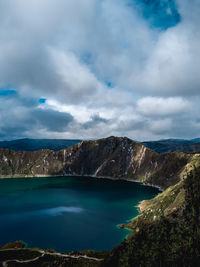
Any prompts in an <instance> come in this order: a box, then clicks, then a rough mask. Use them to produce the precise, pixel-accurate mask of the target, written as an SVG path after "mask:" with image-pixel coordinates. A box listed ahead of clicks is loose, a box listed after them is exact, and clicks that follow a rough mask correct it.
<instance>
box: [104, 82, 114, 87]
mask: <svg viewBox="0 0 200 267" xmlns="http://www.w3.org/2000/svg"><path fill="white" fill-rule="evenodd" d="M106 85H107V87H108V88H114V87H115V86H114V84H113V83H112V82H106Z"/></svg>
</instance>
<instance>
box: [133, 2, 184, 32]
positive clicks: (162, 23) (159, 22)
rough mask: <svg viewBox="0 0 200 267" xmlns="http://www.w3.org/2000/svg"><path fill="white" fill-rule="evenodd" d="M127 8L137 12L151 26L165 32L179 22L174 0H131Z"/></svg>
mask: <svg viewBox="0 0 200 267" xmlns="http://www.w3.org/2000/svg"><path fill="white" fill-rule="evenodd" d="M129 6H133V7H137V11H138V12H139V13H140V15H141V16H143V17H144V18H145V19H146V20H148V22H149V23H150V25H151V26H153V27H157V28H160V29H162V30H166V29H168V28H170V27H173V26H175V25H177V24H178V23H179V22H180V21H181V16H180V14H179V12H178V8H177V6H176V2H175V0H166V1H163V0H131V1H130V2H129Z"/></svg>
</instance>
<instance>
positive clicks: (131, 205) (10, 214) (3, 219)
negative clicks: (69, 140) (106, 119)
mask: <svg viewBox="0 0 200 267" xmlns="http://www.w3.org/2000/svg"><path fill="white" fill-rule="evenodd" d="M158 193H159V190H158V189H157V188H154V187H150V186H145V185H142V184H140V183H135V182H129V181H122V180H110V179H105V178H93V177H48V178H46V177H45V178H44V177H43V178H8V179H0V246H3V245H4V244H6V243H8V242H12V241H16V240H22V241H24V242H25V243H27V245H28V247H40V248H42V249H46V248H52V249H56V250H57V251H60V252H68V251H73V250H85V249H95V250H99V251H100V250H109V249H112V248H113V247H114V246H115V245H117V244H119V243H120V242H121V241H122V240H123V239H124V238H125V237H126V235H127V234H128V233H129V231H128V230H127V229H121V228H119V227H118V225H119V224H121V223H127V222H128V221H129V220H130V219H131V218H133V217H135V216H137V215H138V210H137V207H136V206H137V205H138V203H139V202H140V201H142V200H144V199H150V198H153V197H154V196H155V195H157V194H158Z"/></svg>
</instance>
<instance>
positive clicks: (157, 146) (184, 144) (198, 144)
mask: <svg viewBox="0 0 200 267" xmlns="http://www.w3.org/2000/svg"><path fill="white" fill-rule="evenodd" d="M142 144H143V145H145V146H147V147H148V148H150V149H152V150H154V151H156V152H157V153H170V152H186V153H191V152H200V138H195V139H191V140H184V139H164V140H158V141H146V142H143V143H142Z"/></svg>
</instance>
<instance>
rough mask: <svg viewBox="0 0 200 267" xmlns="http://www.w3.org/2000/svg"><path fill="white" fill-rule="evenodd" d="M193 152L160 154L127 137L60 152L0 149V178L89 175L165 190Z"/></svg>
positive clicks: (174, 179) (79, 145) (82, 144)
mask: <svg viewBox="0 0 200 267" xmlns="http://www.w3.org/2000/svg"><path fill="white" fill-rule="evenodd" d="M193 157H194V155H193V154H184V153H170V154H161V155H160V154H158V153H156V152H154V151H152V150H150V149H148V148H147V147H145V146H144V145H142V144H140V143H137V142H134V141H132V140H131V139H129V138H126V137H112V136H111V137H108V138H104V139H99V140H97V141H83V142H80V143H78V144H76V145H74V146H72V147H68V148H66V149H64V150H60V151H52V150H44V149H42V150H39V151H33V152H29V151H18V152H16V151H11V150H7V149H0V177H37V176H43V175H44V176H54V175H58V176H67V175H85V176H95V177H110V178H113V179H130V180H135V181H140V182H143V183H149V184H153V185H157V186H160V187H161V188H163V189H165V188H167V187H168V186H170V185H174V184H176V183H177V182H178V181H179V180H180V179H181V175H182V173H183V171H184V168H185V167H186V166H187V164H189V162H191V160H192V159H193Z"/></svg>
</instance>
